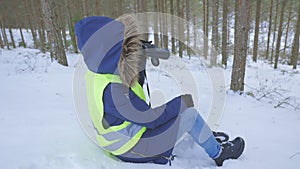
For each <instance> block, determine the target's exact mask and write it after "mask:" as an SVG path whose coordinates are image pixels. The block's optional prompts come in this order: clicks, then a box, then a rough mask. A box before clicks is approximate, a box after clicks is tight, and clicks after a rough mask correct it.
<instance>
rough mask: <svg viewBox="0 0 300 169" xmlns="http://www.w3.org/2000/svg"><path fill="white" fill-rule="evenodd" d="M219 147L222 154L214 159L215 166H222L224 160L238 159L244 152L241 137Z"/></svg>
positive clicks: (243, 142) (243, 143)
mask: <svg viewBox="0 0 300 169" xmlns="http://www.w3.org/2000/svg"><path fill="white" fill-rule="evenodd" d="M221 147H222V152H221V154H220V156H219V157H218V158H216V159H215V162H216V164H217V166H222V165H223V162H224V161H225V160H228V159H237V158H239V157H240V156H241V154H242V153H243V151H244V148H245V141H244V140H243V139H242V138H241V137H237V138H235V139H234V140H232V141H228V142H227V143H224V144H222V145H221Z"/></svg>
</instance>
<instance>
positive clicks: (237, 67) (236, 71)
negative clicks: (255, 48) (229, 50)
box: [230, 0, 250, 92]
mask: <svg viewBox="0 0 300 169" xmlns="http://www.w3.org/2000/svg"><path fill="white" fill-rule="evenodd" d="M249 1H250V0H237V1H236V3H237V4H236V7H237V10H236V14H237V16H236V18H235V22H236V28H237V29H236V39H235V40H234V42H235V48H234V50H235V52H234V54H235V55H234V60H233V67H232V74H231V84H230V89H231V90H233V91H241V92H242V91H244V78H245V69H246V57H247V46H248V43H247V40H248V38H247V37H248V32H249V23H248V22H249V16H248V15H249V10H250V2H249Z"/></svg>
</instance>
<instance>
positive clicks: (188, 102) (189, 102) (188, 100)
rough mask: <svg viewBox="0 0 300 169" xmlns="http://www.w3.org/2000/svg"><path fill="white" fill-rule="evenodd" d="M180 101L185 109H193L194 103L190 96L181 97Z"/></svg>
mask: <svg viewBox="0 0 300 169" xmlns="http://www.w3.org/2000/svg"><path fill="white" fill-rule="evenodd" d="M181 99H182V100H183V101H184V103H185V104H186V106H187V107H194V101H193V98H192V95H190V94H184V95H181Z"/></svg>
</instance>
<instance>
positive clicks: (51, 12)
mask: <svg viewBox="0 0 300 169" xmlns="http://www.w3.org/2000/svg"><path fill="white" fill-rule="evenodd" d="M41 5H42V9H43V15H44V21H45V24H46V27H47V29H48V30H47V31H48V36H49V46H50V54H51V58H53V59H55V60H57V61H58V63H60V64H62V65H64V66H68V62H67V58H66V53H65V50H64V47H63V40H62V35H61V31H60V29H59V28H60V27H61V25H59V22H58V16H57V11H55V4H54V1H52V0H41Z"/></svg>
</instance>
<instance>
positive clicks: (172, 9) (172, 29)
mask: <svg viewBox="0 0 300 169" xmlns="http://www.w3.org/2000/svg"><path fill="white" fill-rule="evenodd" d="M170 12H171V15H172V16H174V1H173V0H171V1H170ZM171 35H172V39H171V41H172V49H171V50H172V53H173V54H175V53H176V48H175V38H174V36H175V35H174V18H173V17H172V19H171Z"/></svg>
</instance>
